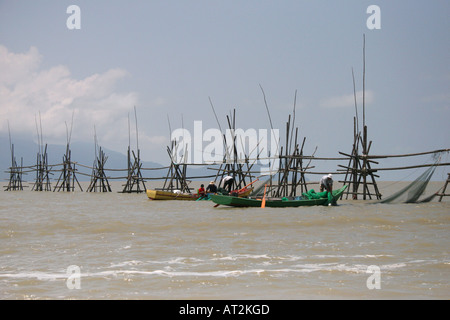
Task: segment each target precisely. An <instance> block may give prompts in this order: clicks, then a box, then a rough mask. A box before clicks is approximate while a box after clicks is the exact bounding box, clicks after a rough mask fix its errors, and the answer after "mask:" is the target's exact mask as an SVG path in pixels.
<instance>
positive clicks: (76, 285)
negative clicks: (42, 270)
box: [66, 265, 81, 290]
mask: <svg viewBox="0 0 450 320" xmlns="http://www.w3.org/2000/svg"><path fill="white" fill-rule="evenodd" d="M66 274H67V276H68V277H67V280H66V286H67V289H70V290H73V289H81V268H80V267H79V266H76V265H71V266H68V267H67V270H66Z"/></svg>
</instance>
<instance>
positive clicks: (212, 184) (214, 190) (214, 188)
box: [206, 181, 217, 193]
mask: <svg viewBox="0 0 450 320" xmlns="http://www.w3.org/2000/svg"><path fill="white" fill-rule="evenodd" d="M206 192H207V193H217V186H216V183H215V182H214V181H211V182H210V183H209V185H208V186H207V187H206Z"/></svg>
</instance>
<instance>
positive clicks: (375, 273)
mask: <svg viewBox="0 0 450 320" xmlns="http://www.w3.org/2000/svg"><path fill="white" fill-rule="evenodd" d="M366 273H371V275H370V276H369V277H368V278H367V281H366V286H367V289H369V290H373V289H377V290H379V289H381V269H380V267H379V266H374V265H372V266H368V267H367V270H366Z"/></svg>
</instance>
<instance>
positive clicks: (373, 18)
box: [366, 4, 381, 30]
mask: <svg viewBox="0 0 450 320" xmlns="http://www.w3.org/2000/svg"><path fill="white" fill-rule="evenodd" d="M366 12H367V14H370V16H369V17H368V18H367V21H366V26H367V29H369V30H374V29H377V30H379V29H381V9H380V7H379V6H377V5H374V4H373V5H370V6H368V7H367V11H366Z"/></svg>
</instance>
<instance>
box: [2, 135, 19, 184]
mask: <svg viewBox="0 0 450 320" xmlns="http://www.w3.org/2000/svg"><path fill="white" fill-rule="evenodd" d="M10 148H11V168H9V183H8V185H7V186H6V188H5V191H18V190H20V191H22V190H23V184H22V174H23V172H22V167H23V164H21V165H20V167H19V166H18V165H17V162H16V157H15V156H14V144H10ZM21 163H23V158H21Z"/></svg>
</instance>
